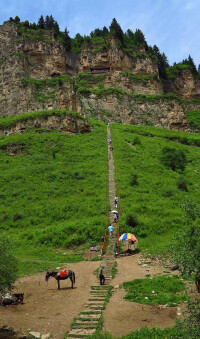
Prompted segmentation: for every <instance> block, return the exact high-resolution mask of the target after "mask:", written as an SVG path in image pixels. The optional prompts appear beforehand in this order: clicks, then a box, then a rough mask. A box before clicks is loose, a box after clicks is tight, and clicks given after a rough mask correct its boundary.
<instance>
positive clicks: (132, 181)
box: [130, 173, 138, 186]
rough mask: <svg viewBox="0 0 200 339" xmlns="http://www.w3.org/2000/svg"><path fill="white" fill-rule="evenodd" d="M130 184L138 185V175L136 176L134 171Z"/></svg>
mask: <svg viewBox="0 0 200 339" xmlns="http://www.w3.org/2000/svg"><path fill="white" fill-rule="evenodd" d="M130 184H131V186H137V185H138V176H137V174H136V173H132V175H131V181H130Z"/></svg>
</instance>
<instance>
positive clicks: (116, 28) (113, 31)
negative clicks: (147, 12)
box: [109, 18, 124, 44]
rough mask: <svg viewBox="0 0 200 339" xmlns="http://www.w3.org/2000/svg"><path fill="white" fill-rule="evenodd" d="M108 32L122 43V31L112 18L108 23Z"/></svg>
mask: <svg viewBox="0 0 200 339" xmlns="http://www.w3.org/2000/svg"><path fill="white" fill-rule="evenodd" d="M109 28H110V33H111V34H112V35H114V36H115V37H116V38H117V39H118V40H119V41H120V42H121V43H122V44H123V43H124V33H123V31H122V29H121V26H120V25H119V24H118V22H117V20H116V19H115V18H114V19H112V22H111V24H110V27H109Z"/></svg>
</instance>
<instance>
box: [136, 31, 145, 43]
mask: <svg viewBox="0 0 200 339" xmlns="http://www.w3.org/2000/svg"><path fill="white" fill-rule="evenodd" d="M134 43H135V45H142V44H143V45H146V44H147V43H146V40H145V37H144V34H143V33H142V31H141V30H140V29H136V31H135V34H134Z"/></svg>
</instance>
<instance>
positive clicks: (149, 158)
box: [111, 124, 200, 255]
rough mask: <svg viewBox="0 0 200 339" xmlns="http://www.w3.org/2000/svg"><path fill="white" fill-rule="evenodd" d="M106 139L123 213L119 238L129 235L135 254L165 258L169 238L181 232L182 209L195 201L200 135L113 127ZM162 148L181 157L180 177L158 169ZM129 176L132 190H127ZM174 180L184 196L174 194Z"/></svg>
mask: <svg viewBox="0 0 200 339" xmlns="http://www.w3.org/2000/svg"><path fill="white" fill-rule="evenodd" d="M111 134H112V145H113V147H114V157H115V161H116V165H117V178H118V184H119V192H120V197H121V205H122V211H123V214H122V215H121V218H120V221H121V222H120V224H121V234H122V233H125V232H131V233H134V234H135V235H136V237H137V238H138V240H139V243H138V249H139V250H143V251H146V252H147V253H150V254H151V255H158V254H159V255H162V254H163V253H167V252H168V250H169V244H170V242H171V239H172V237H173V235H174V234H175V233H176V232H177V231H178V230H181V228H182V227H184V223H185V220H184V215H183V212H182V206H183V205H184V204H185V203H186V202H187V200H188V199H190V200H191V201H193V202H194V203H196V204H198V201H199V197H198V192H199V189H200V183H199V180H198V177H199V166H200V157H199V155H200V149H199V147H194V146H199V145H200V143H199V142H200V135H199V134H189V133H184V132H174V131H170V130H166V129H160V128H156V127H149V126H126V125H119V124H111ZM136 136H137V142H136V143H135V140H136V139H135V138H136ZM164 147H171V148H175V149H177V150H183V151H184V152H185V154H186V158H187V166H186V169H185V171H184V172H181V171H178V172H177V171H176V172H175V171H172V170H171V169H169V168H166V167H165V166H164V165H163V164H162V162H161V154H162V149H163V148H164ZM133 174H134V175H137V185H132V176H133ZM180 177H181V178H184V180H185V181H186V182H187V189H188V192H186V191H183V190H181V189H179V187H178V182H179V179H180Z"/></svg>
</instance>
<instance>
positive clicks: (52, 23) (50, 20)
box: [48, 15, 55, 29]
mask: <svg viewBox="0 0 200 339" xmlns="http://www.w3.org/2000/svg"><path fill="white" fill-rule="evenodd" d="M54 24H55V20H54V18H53V16H52V15H50V17H49V28H48V29H53V27H54Z"/></svg>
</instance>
